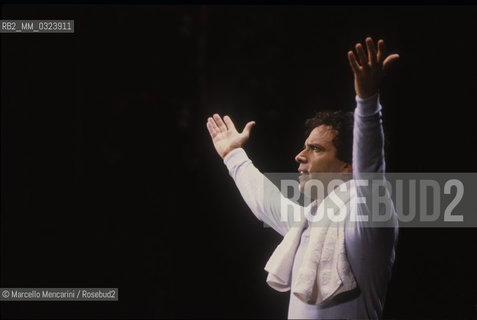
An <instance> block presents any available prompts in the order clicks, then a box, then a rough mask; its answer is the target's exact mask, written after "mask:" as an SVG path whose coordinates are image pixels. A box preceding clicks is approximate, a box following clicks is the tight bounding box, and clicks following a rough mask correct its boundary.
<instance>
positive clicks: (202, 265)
mask: <svg viewBox="0 0 477 320" xmlns="http://www.w3.org/2000/svg"><path fill="white" fill-rule="evenodd" d="M1 13H2V15H1V17H2V19H74V20H75V33H74V34H2V35H1V121H2V122H1V136H2V137H1V138H2V140H1V146H2V149H1V154H2V161H1V170H2V171H1V177H2V185H1V190H2V194H1V241H2V242H1V257H0V259H1V269H0V271H1V274H0V275H1V279H0V280H1V281H0V285H1V287H30V288H32V287H38V288H41V287H50V288H51V287H72V288H74V287H118V288H119V301H118V302H83V303H82V302H55V303H49V302H29V303H2V304H1V309H2V310H1V317H2V318H12V319H15V318H16V319H19V318H37V319H40V318H42V319H46V318H49V319H56V318H61V319H68V318H69V319H73V318H102V319H103V318H104V319H106V318H116V319H128V318H130V319H132V318H135V319H138V318H184V317H186V318H192V317H201V318H258V317H260V318H285V317H286V314H287V310H288V297H289V293H278V292H276V291H274V290H272V289H271V288H270V287H268V285H267V284H266V283H265V279H266V273H265V271H264V270H263V268H264V266H265V263H266V261H267V260H268V258H269V256H270V255H271V253H272V252H273V250H274V248H275V247H276V245H277V244H278V243H279V242H280V240H281V239H280V236H279V235H278V234H276V233H274V231H273V230H271V229H264V228H263V226H262V224H261V223H260V222H259V221H258V220H256V218H255V217H254V216H253V214H252V213H251V212H250V211H249V210H248V208H247V206H246V204H245V203H244V202H243V201H242V199H241V197H240V194H239V193H238V191H237V189H236V187H235V185H234V183H233V181H232V179H231V178H230V177H229V176H228V172H227V170H226V168H225V166H224V165H223V163H222V161H221V159H220V158H219V157H218V156H217V154H216V152H215V150H214V148H213V145H212V143H211V140H210V137H209V134H208V132H207V129H206V125H205V124H206V120H207V117H208V116H209V115H211V114H213V113H215V112H218V113H219V114H221V115H225V114H228V115H230V116H231V117H232V119H233V120H234V121H235V122H236V124H237V126H238V127H240V128H242V127H243V126H244V125H245V123H246V122H247V121H250V120H255V121H256V123H257V125H256V127H255V128H254V129H253V131H252V135H251V139H250V141H249V142H248V143H247V145H246V150H247V152H248V154H249V156H250V157H251V159H252V160H253V161H254V163H255V165H256V166H257V167H258V168H259V169H260V170H262V171H264V172H294V171H295V170H296V169H297V164H296V163H295V162H294V156H295V155H296V153H297V152H298V151H299V150H300V147H301V146H302V145H303V141H304V138H305V137H304V127H303V122H304V120H305V119H306V118H308V117H311V116H312V115H313V114H314V111H318V110H322V109H325V108H327V109H345V110H352V108H353V106H354V89H353V82H352V73H351V71H350V69H349V66H348V61H347V57H346V53H347V51H348V50H350V49H352V48H353V45H354V43H356V42H357V41H360V40H363V39H364V38H365V37H366V36H368V35H369V36H373V37H374V38H375V39H377V38H380V37H382V38H383V39H385V41H386V43H387V48H388V49H389V52H398V53H399V54H400V55H401V59H400V61H399V62H397V63H396V64H395V65H394V66H393V67H392V69H391V70H390V71H391V72H390V76H389V77H388V78H387V79H386V81H385V83H384V85H383V87H382V90H381V98H382V104H383V114H384V121H383V123H384V126H385V132H386V137H387V139H388V140H389V145H388V148H387V168H388V171H390V172H470V171H476V169H477V168H476V161H477V156H476V151H475V146H476V145H477V138H476V136H477V135H476V133H475V128H476V124H475V123H476V122H475V118H474V116H473V114H474V111H475V109H476V103H475V101H476V98H475V93H476V92H477V62H476V52H477V42H476V41H475V32H476V30H477V19H475V17H476V15H477V8H476V7H450V6H447V7H392V6H386V7H365V6H360V7H347V6H343V7H319V6H263V7H261V6H249V7H246V6H142V5H62V6H60V5H4V6H2V12H1ZM476 240H477V235H476V230H475V229H466V230H464V229H401V233H400V242H399V247H398V250H397V257H396V263H395V266H394V276H393V279H392V282H391V283H390V286H389V293H388V296H387V301H386V305H385V308H384V316H385V317H386V318H394V319H409V318H430V319H431V318H432V319H435V318H452V319H457V318H465V319H472V318H475V317H476V309H477V283H476V282H477V276H476V274H475V270H476V267H477V261H476V244H477V241H476Z"/></svg>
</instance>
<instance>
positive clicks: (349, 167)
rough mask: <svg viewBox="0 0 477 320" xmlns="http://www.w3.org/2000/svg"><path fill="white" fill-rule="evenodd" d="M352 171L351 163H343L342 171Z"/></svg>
mask: <svg viewBox="0 0 477 320" xmlns="http://www.w3.org/2000/svg"><path fill="white" fill-rule="evenodd" d="M352 172H353V166H352V165H351V163H345V166H344V168H343V173H352Z"/></svg>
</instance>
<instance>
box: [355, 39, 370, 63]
mask: <svg viewBox="0 0 477 320" xmlns="http://www.w3.org/2000/svg"><path fill="white" fill-rule="evenodd" d="M356 52H357V53H358V59H359V64H360V65H361V67H363V68H365V67H367V66H368V59H366V53H365V52H364V48H363V46H362V45H361V43H358V44H356Z"/></svg>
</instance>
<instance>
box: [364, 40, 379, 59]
mask: <svg viewBox="0 0 477 320" xmlns="http://www.w3.org/2000/svg"><path fill="white" fill-rule="evenodd" d="M366 48H367V49H368V63H369V65H370V66H374V65H376V64H377V57H376V55H377V54H376V47H375V46H374V41H373V39H372V38H371V37H368V38H366Z"/></svg>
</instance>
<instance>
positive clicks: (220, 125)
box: [214, 113, 227, 132]
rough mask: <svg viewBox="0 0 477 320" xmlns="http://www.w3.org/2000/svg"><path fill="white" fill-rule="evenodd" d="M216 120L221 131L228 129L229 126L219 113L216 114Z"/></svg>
mask: <svg viewBox="0 0 477 320" xmlns="http://www.w3.org/2000/svg"><path fill="white" fill-rule="evenodd" d="M214 120H215V123H216V124H217V126H218V127H219V130H220V132H225V131H227V126H226V125H225V123H224V122H223V121H222V118H221V117H220V116H219V115H218V114H217V113H216V114H214Z"/></svg>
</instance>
